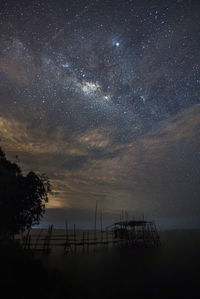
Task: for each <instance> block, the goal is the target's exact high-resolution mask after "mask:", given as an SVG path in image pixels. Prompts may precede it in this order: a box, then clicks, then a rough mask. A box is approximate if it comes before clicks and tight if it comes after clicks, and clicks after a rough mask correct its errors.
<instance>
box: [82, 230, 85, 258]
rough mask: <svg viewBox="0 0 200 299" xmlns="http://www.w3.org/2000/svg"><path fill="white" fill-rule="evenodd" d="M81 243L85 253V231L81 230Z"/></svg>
mask: <svg viewBox="0 0 200 299" xmlns="http://www.w3.org/2000/svg"><path fill="white" fill-rule="evenodd" d="M82 243H83V251H82V252H83V253H85V233H84V232H83V240H82Z"/></svg>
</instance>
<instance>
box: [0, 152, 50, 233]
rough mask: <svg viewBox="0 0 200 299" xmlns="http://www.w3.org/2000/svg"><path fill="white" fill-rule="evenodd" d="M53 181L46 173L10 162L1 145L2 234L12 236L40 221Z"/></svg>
mask: <svg viewBox="0 0 200 299" xmlns="http://www.w3.org/2000/svg"><path fill="white" fill-rule="evenodd" d="M50 191H51V185H50V182H49V179H48V177H47V176H46V175H45V174H42V175H37V174H35V173H34V172H29V173H28V174H27V175H26V176H24V175H23V174H22V171H21V168H20V167H19V166H18V165H17V164H16V163H12V162H10V161H9V160H8V159H7V158H6V155H5V153H4V152H3V150H2V149H1V147H0V235H1V237H6V236H7V237H8V236H13V235H14V234H17V233H19V232H21V231H24V230H25V229H27V228H30V227H31V226H32V225H33V224H38V223H39V221H40V219H41V218H42V216H43V215H44V212H45V203H46V202H48V193H49V192H50Z"/></svg>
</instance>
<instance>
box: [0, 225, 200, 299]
mask: <svg viewBox="0 0 200 299" xmlns="http://www.w3.org/2000/svg"><path fill="white" fill-rule="evenodd" d="M160 235H161V240H162V242H163V246H162V247H161V248H160V249H153V250H152V249H143V250H112V251H109V252H103V253H101V254H100V253H99V254H96V255H95V256H91V255H90V256H79V257H66V256H63V255H55V256H49V257H40V258H38V257H37V258H36V257H34V256H32V255H30V254H26V253H25V252H23V251H22V250H21V249H20V247H18V246H17V245H15V244H11V245H7V246H6V247H2V248H1V252H0V254H1V260H0V263H1V264H0V269H1V276H2V277H1V280H0V284H1V288H0V292H1V293H0V298H20V299H22V298H26V299H27V298H35V299H38V298H49V299H50V298H200V287H199V279H200V231H195V230H191V231H168V232H162V233H161V234H160Z"/></svg>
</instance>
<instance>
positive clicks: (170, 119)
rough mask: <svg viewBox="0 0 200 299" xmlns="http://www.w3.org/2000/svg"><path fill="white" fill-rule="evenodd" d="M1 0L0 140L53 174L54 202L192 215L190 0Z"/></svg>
mask: <svg viewBox="0 0 200 299" xmlns="http://www.w3.org/2000/svg"><path fill="white" fill-rule="evenodd" d="M0 8H1V9H0V32H1V36H0V91H1V93H0V133H1V135H0V137H1V144H2V147H3V149H4V150H5V151H6V152H7V153H8V156H9V157H10V158H11V159H14V157H15V155H16V154H18V156H19V157H20V163H21V165H22V167H23V169H24V171H28V170H30V169H33V170H36V171H42V172H46V173H47V175H49V177H50V179H51V180H52V183H53V186H54V187H53V188H54V192H53V194H52V196H51V201H50V203H49V209H50V210H51V213H53V212H52V211H54V210H55V211H54V212H55V213H56V215H61V214H59V213H61V210H62V211H63V209H64V210H65V209H68V210H65V211H66V213H70V210H72V209H75V210H77V211H79V212H77V213H78V214H80V213H83V211H85V210H89V209H92V208H93V207H94V205H95V202H96V200H99V201H101V205H102V208H103V209H104V210H105V212H106V211H107V212H110V213H111V212H112V211H121V209H127V210H131V211H132V212H133V213H137V212H145V213H147V214H148V213H149V215H150V216H153V217H157V218H159V217H161V218H162V217H168V218H170V217H177V216H179V217H182V216H184V217H192V216H193V215H194V211H195V213H196V214H197V215H196V214H195V215H196V216H198V215H199V214H198V213H199V211H200V205H199V204H198V192H199V183H198V181H197V179H196V177H198V176H199V172H200V168H199V152H200V149H199V141H198V137H197V136H198V133H199V124H200V121H199V122H198V119H199V116H200V115H199V114H200V108H199V106H198V103H199V102H200V97H199V95H200V51H199V49H200V47H199V46H200V23H199V16H200V4H199V3H198V1H191V0H183V1H181V0H179V1H156V0H152V1H151V0H150V1H145V0H144V1H139V0H138V1H108V0H107V1H98V0H96V1H83V0H82V1H42V0H40V1H1V7H0ZM189 116H190V117H189ZM189 128H190V129H189ZM172 178H173V181H172ZM169 190H170V192H169ZM188 207H189V209H188ZM194 207H195V208H194ZM59 211H60V212H59ZM80 211H82V212H80ZM186 211H188V213H187V212H186ZM79 216H80V215H79ZM52 217H53V216H52ZM56 217H57V218H59V216H56ZM60 217H61V216H60ZM50 218H51V217H50ZM52 219H53V218H52Z"/></svg>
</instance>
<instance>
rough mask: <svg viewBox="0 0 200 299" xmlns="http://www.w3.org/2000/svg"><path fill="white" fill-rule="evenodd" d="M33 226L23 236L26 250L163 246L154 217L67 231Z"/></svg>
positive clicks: (80, 250)
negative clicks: (99, 227) (37, 228)
mask: <svg viewBox="0 0 200 299" xmlns="http://www.w3.org/2000/svg"><path fill="white" fill-rule="evenodd" d="M38 231H39V233H31V231H30V230H29V231H28V232H26V234H25V235H23V237H22V238H20V242H21V243H22V246H23V248H24V250H31V251H36V252H41V253H44V254H49V253H50V252H51V251H52V250H53V249H55V248H56V247H57V248H60V249H61V251H62V252H63V253H64V254H65V255H80V254H91V253H96V252H99V251H102V250H105V249H106V250H108V249H111V248H141V247H143V248H146V247H159V246H160V245H161V243H160V237H159V234H158V231H157V228H156V225H155V223H154V222H153V221H144V220H131V221H120V222H116V223H114V224H112V225H110V226H108V227H107V228H106V229H103V228H102V226H101V230H96V227H95V230H87V231H86V230H77V229H76V226H75V225H74V227H73V230H69V229H68V223H67V221H66V228H65V231H64V230H63V233H59V234H58V233H57V232H56V230H53V225H51V226H49V228H48V230H38Z"/></svg>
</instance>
